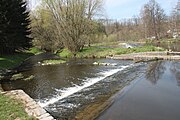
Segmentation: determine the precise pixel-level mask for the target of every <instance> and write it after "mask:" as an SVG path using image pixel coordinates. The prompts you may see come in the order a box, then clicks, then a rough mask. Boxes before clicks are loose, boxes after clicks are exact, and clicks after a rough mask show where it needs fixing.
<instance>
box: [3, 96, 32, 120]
mask: <svg viewBox="0 0 180 120" xmlns="http://www.w3.org/2000/svg"><path fill="white" fill-rule="evenodd" d="M17 118H18V120H19V119H20V120H35V118H30V117H29V116H28V115H27V113H26V112H25V110H24V106H23V105H22V103H20V102H18V101H16V100H14V99H11V98H9V97H7V96H4V95H1V94H0V119H1V120H15V119H17Z"/></svg>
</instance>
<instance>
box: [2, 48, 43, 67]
mask: <svg viewBox="0 0 180 120" xmlns="http://www.w3.org/2000/svg"><path fill="white" fill-rule="evenodd" d="M40 53H42V51H41V50H40V49H38V48H35V47H33V48H30V49H29V50H25V51H24V52H17V53H14V54H12V55H0V69H10V68H13V67H15V66H17V65H19V64H20V63H21V62H22V61H24V60H25V59H27V58H28V57H30V56H32V55H37V54H40Z"/></svg>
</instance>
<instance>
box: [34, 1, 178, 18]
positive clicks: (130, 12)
mask: <svg viewBox="0 0 180 120" xmlns="http://www.w3.org/2000/svg"><path fill="white" fill-rule="evenodd" d="M37 1H39V0H32V3H33V6H35V4H37V3H38V2H37ZM148 1H149V0H104V4H105V6H104V8H105V11H106V15H107V17H108V18H112V19H123V18H131V17H133V16H134V15H136V16H137V15H139V12H140V10H141V8H142V6H143V5H144V4H145V3H147V2H148ZM156 1H157V2H158V3H159V4H160V6H161V7H162V8H163V9H164V10H165V13H166V14H169V13H170V12H171V10H172V8H173V7H174V6H175V5H176V3H177V2H178V0H156Z"/></svg>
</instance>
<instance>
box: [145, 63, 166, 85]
mask: <svg viewBox="0 0 180 120" xmlns="http://www.w3.org/2000/svg"><path fill="white" fill-rule="evenodd" d="M165 70H166V67H165V66H164V62H162V61H156V62H153V63H152V64H150V65H149V66H148V68H147V72H146V79H147V80H149V81H150V82H151V83H152V84H153V85H156V84H157V82H158V80H159V79H160V78H161V76H162V75H163V73H164V71H165Z"/></svg>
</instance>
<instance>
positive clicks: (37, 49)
mask: <svg viewBox="0 0 180 120" xmlns="http://www.w3.org/2000/svg"><path fill="white" fill-rule="evenodd" d="M25 52H26V53H31V54H34V55H38V54H40V53H43V51H42V50H40V49H39V48H36V47H32V48H30V49H29V50H26V51H25Z"/></svg>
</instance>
